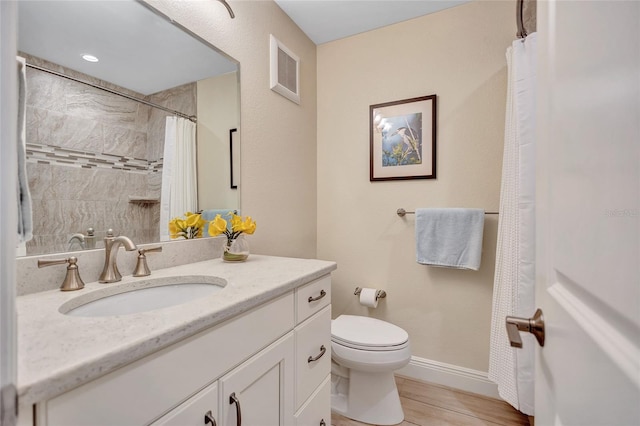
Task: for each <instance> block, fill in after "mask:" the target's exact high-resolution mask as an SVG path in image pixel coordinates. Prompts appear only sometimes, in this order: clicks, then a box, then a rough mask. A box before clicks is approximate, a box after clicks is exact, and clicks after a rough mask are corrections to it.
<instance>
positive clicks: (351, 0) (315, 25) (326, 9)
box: [275, 0, 471, 44]
mask: <svg viewBox="0 0 640 426" xmlns="http://www.w3.org/2000/svg"><path fill="white" fill-rule="evenodd" d="M469 1H471V0H275V2H276V3H277V4H278V6H280V8H281V9H282V10H283V11H284V12H285V13H286V14H287V15H289V17H290V18H291V19H292V20H293V21H294V22H295V23H296V25H298V26H299V27H300V28H301V29H302V31H304V33H305V34H306V35H307V36H308V37H309V38H310V39H311V40H312V41H313V42H314V43H315V44H322V43H327V42H330V41H333V40H337V39H340V38H344V37H349V36H352V35H355V34H359V33H363V32H366V31H371V30H373V29H376V28H381V27H384V26H387V25H391V24H395V23H398V22H402V21H406V20H408V19H413V18H417V17H419V16H423V15H427V14H429V13H434V12H438V11H440V10H443V9H448V8H450V7H454V6H458V5H460V4H464V3H468V2H469Z"/></svg>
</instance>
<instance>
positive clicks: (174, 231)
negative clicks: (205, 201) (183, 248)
mask: <svg viewBox="0 0 640 426" xmlns="http://www.w3.org/2000/svg"><path fill="white" fill-rule="evenodd" d="M178 232H180V230H179V229H178V226H177V225H176V219H174V220H172V221H171V222H169V235H170V236H171V238H178V237H179V235H178Z"/></svg>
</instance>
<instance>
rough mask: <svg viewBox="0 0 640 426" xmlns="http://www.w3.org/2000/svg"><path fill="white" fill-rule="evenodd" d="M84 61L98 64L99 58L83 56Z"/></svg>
mask: <svg viewBox="0 0 640 426" xmlns="http://www.w3.org/2000/svg"><path fill="white" fill-rule="evenodd" d="M82 59H84V60H85V61H87V62H98V58H96V57H95V56H93V55H82Z"/></svg>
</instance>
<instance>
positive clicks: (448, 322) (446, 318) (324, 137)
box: [318, 1, 515, 371]
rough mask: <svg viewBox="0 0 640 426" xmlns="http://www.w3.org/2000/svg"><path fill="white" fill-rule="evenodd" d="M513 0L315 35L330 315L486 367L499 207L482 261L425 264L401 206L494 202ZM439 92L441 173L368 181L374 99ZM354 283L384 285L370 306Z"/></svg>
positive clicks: (435, 355)
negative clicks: (361, 318) (334, 36)
mask: <svg viewBox="0 0 640 426" xmlns="http://www.w3.org/2000/svg"><path fill="white" fill-rule="evenodd" d="M514 7H515V4H514V3H512V2H499V1H492V2H486V1H482V2H473V3H469V4H466V5H463V6H458V7H455V8H452V9H448V10H445V11H442V12H439V13H436V14H432V15H428V16H425V17H422V18H418V19H414V20H411V21H407V22H404V23H400V24H396V25H393V26H389V27H385V28H382V29H379V30H375V31H371V32H367V33H364V34H360V35H357V36H353V37H350V38H346V39H343V40H338V41H335V42H331V43H327V44H323V45H320V46H318V257H320V258H322V259H330V260H335V261H337V262H338V270H337V271H336V272H335V273H334V285H333V298H332V302H333V315H334V317H335V316H337V315H340V314H343V313H349V314H359V315H369V316H373V317H377V318H381V319H384V320H388V321H391V322H393V323H395V324H397V325H399V326H401V327H403V328H404V329H406V330H407V331H408V332H409V336H410V339H411V345H412V353H413V355H414V356H418V357H422V358H426V359H430V360H436V361H440V362H445V363H449V364H454V365H458V366H463V367H467V368H472V369H476V370H481V371H486V370H487V369H488V358H489V330H490V320H491V301H492V286H493V272H494V262H495V256H494V255H495V248H496V232H497V217H496V216H487V219H486V222H485V236H484V245H483V258H482V266H481V269H480V271H478V272H474V271H461V270H452V269H444V268H433V267H427V266H423V265H418V264H417V263H416V261H415V239H414V216H407V217H406V218H405V219H401V218H399V217H398V216H397V215H396V213H395V212H396V209H398V208H399V207H404V208H405V209H407V210H414V209H415V208H417V207H479V208H484V209H486V210H493V211H495V210H497V209H498V205H499V198H500V176H501V164H502V146H503V133H504V114H505V97H506V87H507V81H506V60H505V49H506V48H507V47H508V46H509V45H510V43H511V41H512V40H513V38H514V34H515V24H514V18H513V17H514V13H515V10H514ZM431 94H437V95H438V111H437V112H438V120H437V122H438V127H437V149H438V152H437V175H438V178H437V180H412V181H396V182H391V181H389V182H369V128H368V126H369V116H368V114H369V105H372V104H377V103H382V102H388V101H394V100H400V99H407V98H412V97H417V96H424V95H431ZM356 286H365V287H376V288H380V289H385V290H386V291H387V294H388V297H387V298H386V300H384V301H382V302H381V303H380V304H379V305H378V308H377V309H375V310H374V309H367V308H364V307H362V306H360V305H359V304H358V303H357V297H356V296H354V295H353V290H354V288H355V287H356Z"/></svg>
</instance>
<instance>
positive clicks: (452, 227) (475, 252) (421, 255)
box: [416, 208, 484, 271]
mask: <svg viewBox="0 0 640 426" xmlns="http://www.w3.org/2000/svg"><path fill="white" fill-rule="evenodd" d="M483 232H484V210H481V209H455V208H454V209H416V260H417V262H418V263H421V264H423V265H430V266H445V267H450V268H458V269H472V270H474V271H477V270H478V269H479V268H480V260H481V258H482V235H483Z"/></svg>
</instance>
